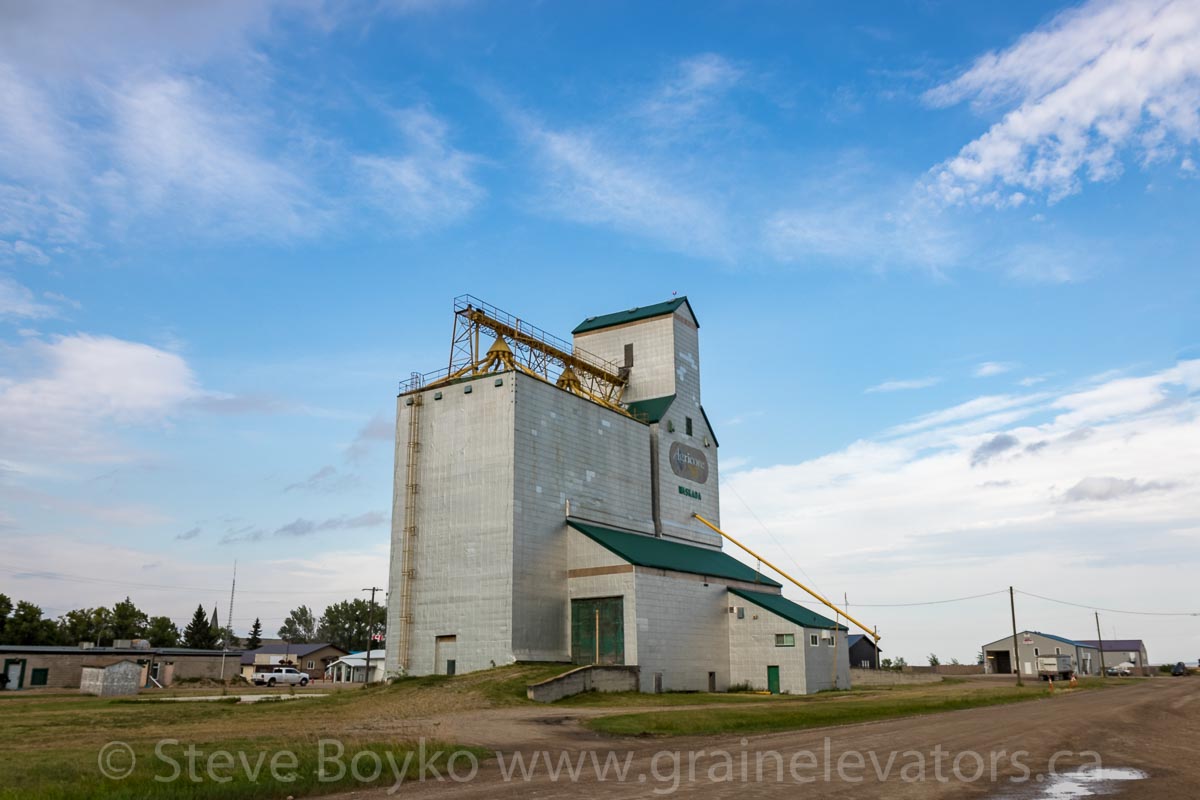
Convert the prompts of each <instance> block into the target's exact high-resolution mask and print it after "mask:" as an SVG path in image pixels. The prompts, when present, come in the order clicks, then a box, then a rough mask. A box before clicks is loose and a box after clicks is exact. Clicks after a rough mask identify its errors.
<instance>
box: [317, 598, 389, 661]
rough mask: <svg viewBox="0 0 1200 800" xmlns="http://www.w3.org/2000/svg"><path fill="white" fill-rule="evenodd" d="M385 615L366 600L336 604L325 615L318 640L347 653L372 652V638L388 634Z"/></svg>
mask: <svg viewBox="0 0 1200 800" xmlns="http://www.w3.org/2000/svg"><path fill="white" fill-rule="evenodd" d="M383 616H384V615H383V614H382V613H381V609H380V608H379V607H378V606H372V605H371V603H369V602H368V601H366V600H363V599H362V598H355V599H353V600H343V601H342V602H340V603H334V604H333V605H331V606H329V607H328V608H326V609H325V613H324V614H322V615H321V624H320V626H319V627H318V629H317V639H318V640H319V641H322V642H329V643H330V644H334V645H337V646H338V647H340V648H342V649H343V650H350V651H355V650H360V649H361V650H365V649H370V647H371V636H372V635H373V634H382V633H383V631H384V627H385V623H384V619H383Z"/></svg>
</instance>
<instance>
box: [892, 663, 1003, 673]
mask: <svg viewBox="0 0 1200 800" xmlns="http://www.w3.org/2000/svg"><path fill="white" fill-rule="evenodd" d="M904 669H905V671H909V672H915V673H917V674H921V673H926V674H929V675H982V674H984V669H983V665H982V664H938V665H937V666H936V667H934V666H918V667H905V668H904Z"/></svg>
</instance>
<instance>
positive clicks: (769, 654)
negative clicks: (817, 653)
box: [726, 595, 808, 694]
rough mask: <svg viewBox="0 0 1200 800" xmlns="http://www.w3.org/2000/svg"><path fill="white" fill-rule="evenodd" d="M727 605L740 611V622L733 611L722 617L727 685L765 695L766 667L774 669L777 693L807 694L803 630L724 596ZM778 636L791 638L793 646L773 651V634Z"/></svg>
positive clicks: (806, 650)
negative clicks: (726, 645) (725, 628)
mask: <svg viewBox="0 0 1200 800" xmlns="http://www.w3.org/2000/svg"><path fill="white" fill-rule="evenodd" d="M728 605H729V606H732V607H733V608H734V609H737V608H741V609H744V611H743V614H744V616H743V617H742V618H741V619H738V616H737V612H736V610H735V612H734V613H732V614H728V613H727V614H726V616H727V617H728V618H729V683H730V685H733V686H739V685H742V684H748V685H749V686H750V688H752V689H755V690H757V691H763V692H765V691H766V690H767V667H768V666H777V667H779V690H780V691H781V692H785V693H787V694H807V693H808V682H807V680H806V677H805V656H806V655H807V652H808V636H807V634H806V633H805V631H804V628H802V627H800V626H799V625H797V624H795V623H794V622H789V621H788V620H785V619H782V618H780V617H777V616H775V615H774V614H772V613H771V612H769V611H767V610H766V609H764V608H761V607H760V606H756V605H754V604H753V603H749V602H747V601H746V600H743V599H742V598H740V597H737V596H735V595H728ZM726 611H728V609H726ZM778 633H790V634H792V637H793V638H794V640H795V645H794V646H793V647H776V646H775V634H778Z"/></svg>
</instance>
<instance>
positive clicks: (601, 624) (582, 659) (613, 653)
mask: <svg viewBox="0 0 1200 800" xmlns="http://www.w3.org/2000/svg"><path fill="white" fill-rule="evenodd" d="M571 661H572V662H573V663H575V664H624V663H625V598H623V597H589V598H586V599H583V600H572V601H571Z"/></svg>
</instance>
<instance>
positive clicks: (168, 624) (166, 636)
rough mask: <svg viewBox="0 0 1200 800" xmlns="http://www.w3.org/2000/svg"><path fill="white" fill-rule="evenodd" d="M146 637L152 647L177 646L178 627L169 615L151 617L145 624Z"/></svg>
mask: <svg viewBox="0 0 1200 800" xmlns="http://www.w3.org/2000/svg"><path fill="white" fill-rule="evenodd" d="M146 638H147V639H149V640H150V644H151V646H153V647H178V646H179V628H177V627H175V623H174V622H172V621H171V618H170V617H151V618H150V619H149V621H148V622H147V624H146Z"/></svg>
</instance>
